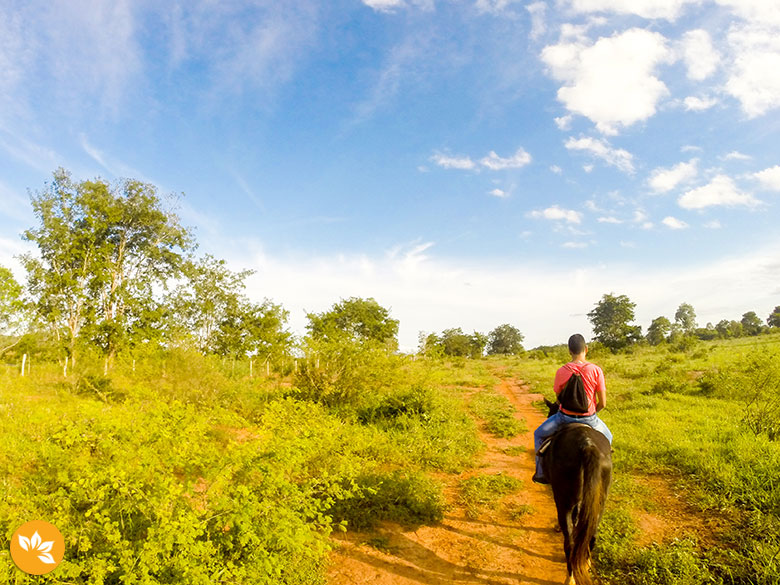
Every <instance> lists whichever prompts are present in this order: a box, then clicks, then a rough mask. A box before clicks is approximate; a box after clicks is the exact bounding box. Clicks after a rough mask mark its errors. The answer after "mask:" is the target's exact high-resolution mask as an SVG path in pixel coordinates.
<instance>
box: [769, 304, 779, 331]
mask: <svg viewBox="0 0 780 585" xmlns="http://www.w3.org/2000/svg"><path fill="white" fill-rule="evenodd" d="M766 324H767V325H769V326H770V327H780V305H778V306H777V307H775V310H774V311H772V313H771V314H770V315H769V317H768V318H767V320H766Z"/></svg>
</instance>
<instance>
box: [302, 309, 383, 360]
mask: <svg viewBox="0 0 780 585" xmlns="http://www.w3.org/2000/svg"><path fill="white" fill-rule="evenodd" d="M306 316H307V317H308V318H309V324H308V325H307V326H306V328H307V329H308V330H309V334H310V335H311V337H312V338H313V339H316V340H323V339H330V340H338V339H345V340H350V341H375V342H379V343H382V344H386V345H388V346H389V347H392V348H396V347H397V346H398V320H397V319H392V318H391V317H390V312H389V311H388V310H387V309H385V308H384V307H382V306H381V305H380V304H379V303H377V302H376V301H375V300H374V299H373V298H368V299H362V298H358V297H351V298H349V299H346V300H342V301H340V302H338V303H335V304H334V305H333V307H332V308H331V310H330V311H326V312H324V313H319V314H317V313H308V314H307V315H306Z"/></svg>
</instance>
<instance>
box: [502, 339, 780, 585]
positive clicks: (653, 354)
mask: <svg viewBox="0 0 780 585" xmlns="http://www.w3.org/2000/svg"><path fill="white" fill-rule="evenodd" d="M589 359H591V361H593V362H595V363H597V364H599V365H600V366H602V368H603V369H604V372H605V376H606V381H607V392H608V401H607V402H608V407H607V409H606V410H604V411H603V412H602V413H601V415H600V416H601V418H602V419H603V420H604V421H605V422H606V424H607V425H608V426H609V427H610V429H611V430H612V432H613V433H614V436H615V440H614V445H613V446H614V449H615V452H614V454H613V461H614V466H615V469H614V478H615V480H614V485H613V489H612V492H611V496H610V500H609V501H608V503H607V513H606V514H605V516H604V519H603V521H602V527H601V532H600V537H599V541H598V542H599V544H598V550H597V555H596V561H597V568H598V569H599V572H600V574H601V575H602V577H603V578H604V579H605V581H606V582H607V583H613V584H618V583H620V584H623V583H626V584H629V585H640V584H641V585H645V584H646V585H650V584H651V583H662V584H667V585H694V584H697V583H727V584H739V585H753V584H761V585H765V584H770V583H772V584H777V583H780V577H778V574H780V571H779V569H780V566H778V559H780V441H778V440H777V439H780V423H778V422H777V421H780V335H777V334H775V335H768V336H760V337H757V338H741V339H736V340H729V341H714V342H698V343H695V344H693V345H692V346H691V347H689V348H684V350H683V351H679V350H678V349H676V348H674V347H669V346H668V345H661V346H658V347H647V346H644V347H637V348H633V349H632V350H631V351H629V352H626V353H618V354H611V353H608V352H603V351H602V352H599V353H596V354H591V355H589ZM559 365H560V363H559V362H558V361H556V360H555V359H553V358H549V357H544V356H536V358H535V359H528V358H525V359H517V360H514V362H513V363H510V364H509V365H508V367H509V368H510V369H511V371H512V372H513V374H514V375H516V376H517V377H518V378H521V379H523V380H526V381H528V382H530V383H531V384H532V386H533V387H535V388H539V389H540V390H541V391H542V392H543V393H544V394H546V395H547V396H548V398H552V390H551V380H552V378H553V376H554V373H555V370H556V368H557V367H558V366H559ZM648 474H650V475H655V476H659V477H660V478H664V479H666V480H668V481H669V483H670V485H674V486H676V488H677V489H678V491H680V492H681V493H683V494H684V495H685V498H686V499H687V503H688V504H689V505H690V507H691V508H692V509H694V510H700V512H699V513H700V514H702V515H708V516H713V517H716V518H717V519H718V520H719V523H720V524H722V525H723V526H722V531H719V533H718V534H716V535H708V539H707V542H708V543H709V542H710V541H711V540H712V539H713V538H716V539H718V540H717V545H716V546H711V545H710V544H707V545H706V546H705V545H704V544H703V542H704V541H702V540H701V535H697V534H688V535H685V536H683V537H682V538H679V539H678V540H669V541H667V542H663V543H661V544H658V545H654V546H650V547H637V546H636V544H635V543H636V537H637V531H638V528H637V527H636V526H635V525H634V523H633V520H632V518H633V514H634V511H635V510H641V509H647V508H652V506H653V494H652V493H647V491H646V490H643V488H642V487H641V481H634V480H633V479H632V478H637V479H638V480H641V477H643V476H645V475H648ZM661 512H662V511H659V513H661Z"/></svg>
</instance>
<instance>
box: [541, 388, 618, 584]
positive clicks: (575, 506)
mask: <svg viewBox="0 0 780 585" xmlns="http://www.w3.org/2000/svg"><path fill="white" fill-rule="evenodd" d="M545 402H546V403H547V406H548V407H549V408H550V416H552V415H553V414H555V413H556V412H557V411H558V404H557V403H551V402H549V401H547V400H545ZM542 468H543V469H544V473H545V476H546V477H547V479H548V480H549V482H550V484H551V486H552V490H553V497H554V498H555V507H556V508H557V509H558V523H559V524H560V526H561V532H563V550H564V552H565V553H566V566H567V569H568V571H569V575H568V577H567V579H566V585H575V584H576V585H590V584H591V578H590V575H589V573H588V568H589V567H590V564H591V563H590V556H591V551H592V550H593V545H594V544H595V542H596V531H597V530H598V527H599V522H600V521H601V515H602V513H603V511H604V503H605V502H606V500H607V492H608V491H609V485H610V482H611V481H612V448H611V447H610V444H609V440H608V439H607V438H606V437H605V436H604V435H602V434H601V433H600V432H598V431H596V430H594V429H592V428H591V427H589V426H588V425H583V424H570V425H566V426H565V427H563V428H562V429H561V430H560V431H558V432H557V433H556V434H555V435H553V436H552V438H551V439H550V443H549V445H548V446H547V448H546V449H545V450H544V455H543V457H542Z"/></svg>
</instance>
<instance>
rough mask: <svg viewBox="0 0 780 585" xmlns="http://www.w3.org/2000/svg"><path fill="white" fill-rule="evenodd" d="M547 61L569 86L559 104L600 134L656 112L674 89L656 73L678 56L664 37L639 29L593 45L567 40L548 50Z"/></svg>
mask: <svg viewBox="0 0 780 585" xmlns="http://www.w3.org/2000/svg"><path fill="white" fill-rule="evenodd" d="M541 58H542V61H544V63H545V64H546V65H547V66H548V67H549V68H550V72H551V74H552V76H553V77H554V78H555V79H557V80H559V81H562V82H563V83H564V86H563V87H561V88H560V89H559V90H558V101H560V102H561V103H563V104H564V105H565V106H566V108H567V109H568V110H569V111H570V112H573V113H575V114H580V115H582V116H585V117H587V118H589V119H590V120H591V121H593V122H594V123H595V124H596V127H597V128H598V129H599V131H600V132H602V133H604V134H617V131H618V128H620V127H627V126H631V125H632V124H635V123H637V122H641V121H643V120H646V119H648V118H650V117H651V116H653V115H654V114H655V113H656V105H657V104H658V102H659V101H660V100H661V99H662V98H664V97H665V96H666V95H668V93H669V91H668V89H667V88H666V85H664V83H663V82H662V81H661V80H660V79H658V78H657V77H656V76H655V71H656V69H657V68H658V66H659V65H661V64H664V63H670V62H672V61H673V60H674V54H673V52H672V51H671V50H670V49H669V48H668V47H667V44H666V39H665V38H664V37H663V36H662V35H661V34H659V33H657V32H650V31H647V30H643V29H639V28H633V29H630V30H627V31H625V32H623V33H619V34H616V35H614V36H612V37H609V38H606V37H602V38H600V39H599V40H598V41H596V42H595V43H594V44H592V45H590V46H588V44H587V43H586V42H584V41H583V40H576V41H574V42H567V41H562V42H560V43H559V44H557V45H550V46H547V47H545V48H544V49H543V51H542V54H541Z"/></svg>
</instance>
